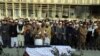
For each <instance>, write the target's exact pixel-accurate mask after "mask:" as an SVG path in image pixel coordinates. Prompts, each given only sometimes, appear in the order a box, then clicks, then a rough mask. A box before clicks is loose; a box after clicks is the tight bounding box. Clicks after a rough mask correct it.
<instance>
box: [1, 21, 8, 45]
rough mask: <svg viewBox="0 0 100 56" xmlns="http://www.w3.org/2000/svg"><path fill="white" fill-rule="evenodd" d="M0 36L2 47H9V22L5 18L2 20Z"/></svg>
mask: <svg viewBox="0 0 100 56" xmlns="http://www.w3.org/2000/svg"><path fill="white" fill-rule="evenodd" d="M1 36H2V40H3V44H4V47H7V46H8V47H10V37H9V24H8V23H7V20H3V21H2V26H1Z"/></svg>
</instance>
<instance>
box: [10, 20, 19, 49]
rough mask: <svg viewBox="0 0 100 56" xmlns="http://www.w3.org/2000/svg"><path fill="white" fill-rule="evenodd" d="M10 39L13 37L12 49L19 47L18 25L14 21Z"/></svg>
mask: <svg viewBox="0 0 100 56" xmlns="http://www.w3.org/2000/svg"><path fill="white" fill-rule="evenodd" d="M10 37H11V47H18V41H17V25H16V24H15V22H14V21H12V22H11V26H10Z"/></svg>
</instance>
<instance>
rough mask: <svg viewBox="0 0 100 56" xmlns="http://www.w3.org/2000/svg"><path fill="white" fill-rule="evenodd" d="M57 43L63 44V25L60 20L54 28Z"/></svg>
mask: <svg viewBox="0 0 100 56" xmlns="http://www.w3.org/2000/svg"><path fill="white" fill-rule="evenodd" d="M56 40H57V45H64V27H63V25H62V22H59V23H58V25H57V28H56Z"/></svg>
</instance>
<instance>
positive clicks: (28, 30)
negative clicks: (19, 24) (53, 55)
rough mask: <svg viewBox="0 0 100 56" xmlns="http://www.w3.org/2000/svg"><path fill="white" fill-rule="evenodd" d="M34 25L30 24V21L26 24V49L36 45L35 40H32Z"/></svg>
mask: <svg viewBox="0 0 100 56" xmlns="http://www.w3.org/2000/svg"><path fill="white" fill-rule="evenodd" d="M32 31H33V28H32V25H31V24H30V23H29V21H26V22H25V26H24V38H25V42H24V44H25V47H27V46H30V45H33V44H34V42H33V41H34V40H33V38H32Z"/></svg>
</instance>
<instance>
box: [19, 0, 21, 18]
mask: <svg viewBox="0 0 100 56" xmlns="http://www.w3.org/2000/svg"><path fill="white" fill-rule="evenodd" d="M21 14H22V13H21V0H20V2H19V17H22V16H21Z"/></svg>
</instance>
